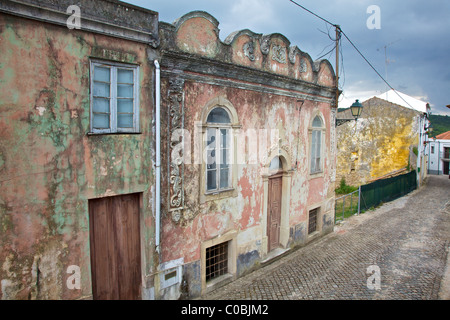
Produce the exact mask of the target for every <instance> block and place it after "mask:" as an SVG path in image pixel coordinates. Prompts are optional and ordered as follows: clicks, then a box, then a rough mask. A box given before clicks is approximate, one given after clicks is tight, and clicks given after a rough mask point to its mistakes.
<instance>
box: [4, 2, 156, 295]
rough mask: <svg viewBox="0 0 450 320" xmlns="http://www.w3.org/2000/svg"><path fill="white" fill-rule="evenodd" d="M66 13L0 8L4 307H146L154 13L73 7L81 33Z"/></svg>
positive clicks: (49, 5) (50, 7) (54, 5)
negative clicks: (122, 303)
mask: <svg viewBox="0 0 450 320" xmlns="http://www.w3.org/2000/svg"><path fill="white" fill-rule="evenodd" d="M72 4H73V3H72V1H41V0H40V1H33V0H29V1H20V2H19V1H1V3H0V40H1V45H0V56H1V61H0V115H1V116H0V136H1V138H0V157H1V160H0V177H1V178H0V280H1V290H0V298H1V299H79V298H140V297H144V298H145V296H146V294H147V291H146V286H147V282H146V281H147V279H148V278H149V277H148V275H150V274H152V273H153V272H154V268H153V266H154V262H153V259H154V250H155V243H154V238H155V237H154V229H155V228H154V217H153V216H154V214H153V208H152V203H153V199H152V197H153V192H152V188H153V186H154V168H153V165H154V162H153V157H154V154H153V153H154V152H153V150H154V143H153V127H152V114H153V108H154V75H155V72H154V67H153V65H154V63H153V59H155V58H157V57H158V51H157V50H156V49H155V48H156V47H157V46H158V15H157V13H155V12H152V11H150V10H146V9H142V8H138V7H135V6H131V5H127V4H124V3H120V2H118V1H88V0H85V1H79V2H78V5H79V8H80V9H81V19H80V21H79V22H80V23H81V25H79V27H80V28H81V29H78V28H77V20H76V19H75V17H76V16H72V14H74V15H76V14H77V13H76V10H77V8H75V7H72V8H74V11H71V10H68V9H69V7H70V6H71V5H72ZM72 18H73V20H72ZM69 27H71V28H72V29H70V28H69ZM107 212H113V214H109V215H108V214H107ZM120 221H121V222H120ZM132 233H133V234H135V235H136V236H135V237H130V236H129V235H130V234H132ZM127 252H128V253H129V255H130V256H129V257H126V254H127ZM125 260H129V261H132V263H129V262H127V261H125ZM118 265H120V268H123V269H122V270H120V272H119V271H118V268H117V266H118ZM91 271H92V272H91ZM124 282H126V283H128V285H127V286H124V285H123V283H124ZM119 284H120V285H121V288H120V290H119V288H118V285H119ZM125 287H126V290H128V291H127V292H125V290H124V288H125Z"/></svg>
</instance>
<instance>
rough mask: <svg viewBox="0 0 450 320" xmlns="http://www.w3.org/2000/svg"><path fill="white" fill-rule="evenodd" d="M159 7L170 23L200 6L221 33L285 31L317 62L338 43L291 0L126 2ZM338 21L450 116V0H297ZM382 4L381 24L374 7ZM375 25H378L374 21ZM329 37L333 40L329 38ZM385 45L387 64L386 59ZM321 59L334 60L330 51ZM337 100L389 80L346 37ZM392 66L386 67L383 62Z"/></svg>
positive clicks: (405, 88) (393, 74)
mask: <svg viewBox="0 0 450 320" xmlns="http://www.w3.org/2000/svg"><path fill="white" fill-rule="evenodd" d="M125 2H128V3H132V4H135V5H138V6H140V7H144V8H148V9H151V10H154V11H157V12H158V13H159V19H160V21H164V22H169V23H172V22H173V21H174V20H175V19H177V18H179V17H181V16H182V15H184V14H186V13H188V12H190V11H194V10H202V11H206V12H208V13H210V14H211V15H213V16H214V17H215V18H216V19H217V20H218V21H219V23H220V25H219V29H220V38H221V39H222V40H224V39H225V38H226V37H227V36H228V35H229V34H230V33H231V32H233V31H236V30H241V29H250V30H252V31H253V32H256V33H262V34H268V33H281V34H283V35H284V36H286V37H287V38H288V39H289V40H290V42H291V45H296V46H298V47H299V48H300V49H301V50H302V51H305V52H307V53H308V54H309V55H310V56H311V58H312V59H313V60H315V59H317V58H319V57H320V56H322V55H323V54H326V53H327V52H328V51H330V50H331V49H333V45H334V44H333V41H332V40H331V39H333V38H334V37H335V31H334V28H333V27H330V26H329V25H327V24H326V23H325V22H324V21H322V20H320V19H318V18H317V17H315V16H313V15H312V14H310V13H308V12H306V11H304V10H303V9H301V8H299V7H298V6H297V5H295V4H294V3H292V2H291V1H289V0H228V1H219V0H189V1H185V0H126V1H125ZM295 2H297V3H299V4H301V5H303V6H304V7H306V8H308V9H309V10H311V11H313V12H315V13H316V14H318V15H320V16H322V17H323V18H325V19H326V20H328V21H330V22H332V23H333V24H338V25H340V26H341V29H342V30H343V31H344V32H345V34H346V35H347V36H348V37H349V38H350V40H351V41H352V42H353V43H354V44H355V45H356V47H357V48H358V49H359V50H360V51H361V52H362V54H363V55H364V56H365V57H366V58H367V59H368V60H369V61H370V62H371V63H372V65H373V66H374V67H375V69H376V70H377V71H378V72H379V73H380V74H381V75H382V76H383V77H384V78H385V79H386V80H387V81H388V82H389V84H390V85H391V86H392V87H393V88H394V89H396V90H398V91H400V92H403V93H405V94H407V95H410V96H413V97H416V98H418V99H421V100H423V101H425V102H429V103H430V105H431V108H432V113H433V114H447V115H450V109H448V108H446V105H450V61H449V60H450V1H448V0H430V1H423V0H391V1H388V0H331V1H330V0H295ZM373 5H375V6H378V8H379V9H380V14H379V18H380V20H379V27H380V28H375V29H374V28H372V29H369V28H368V26H367V22H368V20H369V22H372V23H377V20H373V19H375V18H376V15H374V14H376V13H375V12H373V11H370V12H369V13H368V12H367V11H368V8H369V7H370V6H373ZM374 26H375V27H378V26H377V25H376V24H375V25H374ZM330 38H331V39H330ZM385 47H386V56H387V63H386V58H385ZM324 58H327V59H329V60H330V62H331V63H332V64H333V66H334V65H335V55H334V52H331V53H330V54H328V55H325V57H324ZM342 58H343V59H342V65H341V66H340V71H341V72H340V77H341V78H340V87H341V89H342V90H343V96H341V100H342V101H341V103H340V106H346V104H348V103H349V102H350V103H351V102H352V101H354V100H355V99H360V100H362V101H363V100H366V99H367V98H370V97H372V96H375V95H379V94H381V93H383V92H385V91H387V90H388V87H387V85H386V84H385V83H384V82H383V80H382V79H380V77H379V76H378V75H377V74H376V73H375V72H374V71H373V70H372V69H371V67H370V66H369V65H368V64H367V63H366V62H365V61H364V60H363V58H362V57H361V56H360V55H359V54H358V53H357V52H356V50H355V49H354V48H353V47H352V46H351V44H350V43H349V42H348V41H347V39H345V38H343V39H342ZM386 66H387V68H386Z"/></svg>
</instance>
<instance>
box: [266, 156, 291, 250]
mask: <svg viewBox="0 0 450 320" xmlns="http://www.w3.org/2000/svg"><path fill="white" fill-rule="evenodd" d="M274 157H279V158H280V160H281V165H282V169H281V170H280V171H279V172H278V174H281V176H282V180H281V181H282V182H281V185H282V188H281V218H280V220H281V221H280V238H279V246H280V247H281V248H287V245H288V242H289V203H290V194H291V192H290V189H291V188H290V186H291V180H292V171H291V170H290V169H291V161H290V156H289V154H288V153H287V151H286V150H284V149H282V148H277V149H276V150H274V151H273V152H271V153H270V154H269V157H267V158H266V161H265V165H264V170H263V174H262V179H263V185H264V196H263V216H262V224H261V228H262V230H261V231H262V248H261V253H262V256H263V257H264V256H266V255H267V254H268V253H269V239H268V234H267V225H268V218H269V217H268V210H269V178H270V175H269V166H270V162H271V161H272V159H273V158H274Z"/></svg>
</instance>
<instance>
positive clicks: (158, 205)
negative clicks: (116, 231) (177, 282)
mask: <svg viewBox="0 0 450 320" xmlns="http://www.w3.org/2000/svg"><path fill="white" fill-rule="evenodd" d="M154 63H155V67H156V79H155V80H156V83H155V105H156V106H155V107H156V115H155V118H156V119H155V121H156V187H155V193H156V195H155V197H156V199H155V200H156V201H155V206H156V218H155V220H156V223H155V224H156V226H155V227H156V235H155V239H156V251H157V252H158V253H159V252H160V237H161V236H160V224H161V69H160V66H159V62H158V60H155V61H154Z"/></svg>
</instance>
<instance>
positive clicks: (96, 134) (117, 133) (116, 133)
mask: <svg viewBox="0 0 450 320" xmlns="http://www.w3.org/2000/svg"><path fill="white" fill-rule="evenodd" d="M128 134H133V135H135V134H137V135H139V134H142V132H141V131H138V132H88V133H86V135H87V136H107V135H112V136H117V135H128Z"/></svg>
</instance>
